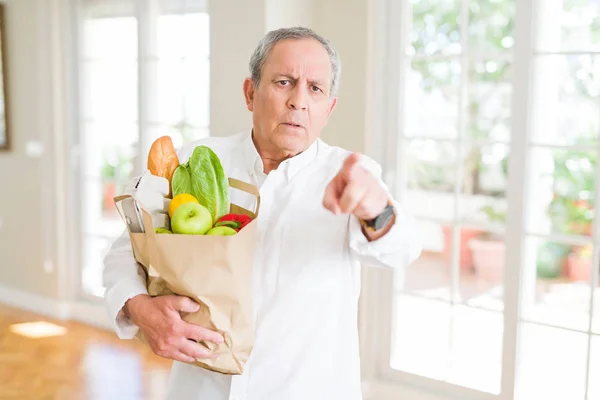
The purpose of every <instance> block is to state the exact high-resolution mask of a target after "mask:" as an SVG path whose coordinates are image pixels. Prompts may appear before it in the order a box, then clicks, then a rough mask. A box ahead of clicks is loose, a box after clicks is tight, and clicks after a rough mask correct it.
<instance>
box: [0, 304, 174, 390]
mask: <svg viewBox="0 0 600 400" xmlns="http://www.w3.org/2000/svg"><path fill="white" fill-rule="evenodd" d="M39 321H45V322H49V323H52V324H55V325H58V326H59V327H63V328H66V331H65V332H64V334H63V335H59V336H52V337H43V338H30V337H26V336H23V335H21V334H19V333H16V332H15V331H16V330H18V328H19V327H21V325H18V324H21V323H29V322H39ZM50 327H52V326H50ZM58 329H60V328H58ZM170 366H171V362H170V361H168V360H165V359H163V358H160V357H158V356H155V355H154V354H152V353H151V352H150V350H149V349H148V348H147V347H146V346H145V345H144V344H142V343H141V342H139V341H137V340H119V339H118V338H117V336H116V335H115V334H114V333H112V332H107V331H102V330H98V329H94V328H91V327H89V326H87V325H82V324H79V323H75V322H60V321H58V322H57V321H53V320H51V319H48V318H42V317H39V316H36V315H35V314H31V313H27V312H23V311H20V310H17V309H14V308H9V307H5V306H2V305H0V399H2V400H4V399H19V400H80V399H81V400H134V399H135V400H138V399H152V400H154V399H157V400H158V399H161V398H163V396H164V393H165V388H166V383H167V379H168V373H169V369H170Z"/></svg>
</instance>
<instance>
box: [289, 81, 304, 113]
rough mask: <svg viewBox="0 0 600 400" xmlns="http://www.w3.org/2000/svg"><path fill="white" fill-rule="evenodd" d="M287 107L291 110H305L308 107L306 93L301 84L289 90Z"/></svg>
mask: <svg viewBox="0 0 600 400" xmlns="http://www.w3.org/2000/svg"><path fill="white" fill-rule="evenodd" d="M289 93H290V97H289V99H288V102H287V103H288V107H289V108H290V109H292V110H306V109H307V108H308V93H306V89H305V88H303V87H302V85H296V87H295V88H293V89H292V90H291V91H290V92H289Z"/></svg>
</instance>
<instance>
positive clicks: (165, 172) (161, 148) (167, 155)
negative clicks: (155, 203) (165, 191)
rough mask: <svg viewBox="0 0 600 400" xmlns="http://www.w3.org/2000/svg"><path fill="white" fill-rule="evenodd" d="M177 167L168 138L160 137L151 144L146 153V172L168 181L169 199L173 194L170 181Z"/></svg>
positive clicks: (169, 138)
mask: <svg viewBox="0 0 600 400" xmlns="http://www.w3.org/2000/svg"><path fill="white" fill-rule="evenodd" d="M177 167H179V159H178V158H177V152H176V151H175V147H174V146H173V141H172V140H171V137H169V136H161V137H159V138H158V139H156V140H155V141H154V143H152V146H151V147H150V151H149V152H148V170H149V171H150V173H151V174H152V175H156V176H162V177H163V178H166V179H167V180H168V181H169V197H171V196H172V194H173V185H172V184H171V179H172V178H173V173H175V170H176V169H177Z"/></svg>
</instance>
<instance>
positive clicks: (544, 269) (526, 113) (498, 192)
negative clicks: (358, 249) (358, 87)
mask: <svg viewBox="0 0 600 400" xmlns="http://www.w3.org/2000/svg"><path fill="white" fill-rule="evenodd" d="M386 4H387V7H389V8H388V11H387V13H388V14H389V15H391V17H390V20H389V21H390V25H391V28H389V29H391V32H392V33H394V34H395V35H396V36H395V37H394V39H392V40H391V41H390V43H389V44H388V46H387V47H388V48H389V49H391V51H397V50H396V49H401V52H400V54H399V57H398V60H397V64H395V65H394V64H393V65H392V67H391V69H390V72H389V76H387V77H386V78H387V79H389V80H390V81H391V82H396V81H398V82H399V85H398V86H399V87H400V90H399V91H398V90H397V89H395V88H396V87H397V86H396V87H394V86H393V85H391V86H390V89H388V90H390V91H391V92H392V93H391V94H390V93H388V96H390V97H391V98H394V99H395V101H396V103H397V104H398V108H397V109H393V110H392V111H391V112H390V114H391V117H389V118H388V120H390V121H394V122H393V123H392V125H391V127H390V128H389V131H390V137H389V142H390V143H393V144H397V146H396V148H397V151H396V152H395V154H394V157H392V158H391V159H390V160H388V168H389V169H390V170H394V171H396V173H395V174H394V176H393V177H392V179H393V180H394V182H393V185H391V186H393V187H395V188H396V192H397V196H398V197H399V198H400V199H401V200H402V201H403V203H404V204H405V205H406V206H407V207H408V209H409V210H410V211H411V212H412V214H413V215H415V216H416V217H417V219H418V220H419V223H420V226H421V229H422V233H423V237H424V239H425V243H424V246H425V248H424V252H423V254H422V256H421V257H420V259H419V260H417V261H416V262H415V263H413V264H412V265H411V266H409V267H408V268H407V269H406V270H405V271H402V272H399V273H396V274H395V275H394V280H393V287H392V288H391V292H390V295H391V301H390V302H391V305H390V306H389V307H388V309H386V310H383V311H382V315H381V317H380V319H379V321H380V325H381V327H382V329H384V332H389V333H386V335H387V336H386V337H388V338H389V340H388V341H386V343H387V346H385V348H384V349H383V353H382V354H381V356H380V359H381V360H383V361H382V362H381V363H380V364H378V371H379V375H380V377H381V378H384V379H389V380H394V381H410V382H412V383H418V384H419V385H424V387H428V386H429V387H436V388H442V389H443V390H447V391H449V392H450V393H453V394H454V395H460V396H462V397H460V398H470V397H473V398H499V395H501V394H502V396H505V397H503V398H511V399H512V398H516V399H523V400H525V399H537V398H540V399H541V398H548V399H550V398H552V399H554V398H556V399H567V398H568V399H579V400H584V399H586V400H590V399H595V398H598V397H600V384H599V383H598V380H597V379H591V377H594V376H598V374H599V373H600V308H599V307H600V296H598V294H599V293H600V290H599V289H598V273H599V269H600V268H599V265H600V263H599V258H598V250H597V246H598V244H600V230H599V227H598V223H597V222H595V220H594V216H595V209H596V207H597V200H596V196H595V187H596V184H597V179H598V178H597V177H598V176H600V173H599V172H600V171H599V169H598V164H597V162H596V161H597V158H598V151H599V147H598V144H599V142H600V118H599V117H598V116H599V115H600V2H599V1H596V0H564V1H561V2H547V1H541V0H540V1H535V2H534V5H533V6H531V4H530V2H517V1H514V0H495V1H475V0H412V1H410V2H403V4H402V5H401V6H399V5H398V4H396V3H395V2H391V1H389V2H387V3H386ZM530 7H532V8H530ZM517 21H520V25H517V24H516V22H517ZM519 26H520V29H519V28H518V27H519ZM531 27H533V29H531ZM529 44H531V45H530V46H529ZM391 60H392V62H394V61H393V60H395V58H394V57H391ZM517 60H518V61H517ZM396 121H397V122H396ZM516 121H526V122H525V123H523V124H520V123H519V124H516ZM513 157H516V159H513ZM509 165H513V166H514V167H515V168H516V167H518V166H524V169H522V170H511V174H510V175H509ZM520 182H523V183H524V185H521V186H519V183H520ZM509 188H513V190H512V191H510V190H509ZM520 203H523V204H524V208H523V209H522V210H521V209H520V208H519V204H520ZM511 213H512V214H513V215H515V216H519V215H521V216H522V218H520V219H519V218H516V219H513V220H512V222H511V224H509V223H508V220H507V216H508V215H510V214H511ZM509 233H510V235H509ZM521 254H522V256H521ZM513 255H514V256H513ZM514 260H517V263H513V261H514ZM513 264H518V265H513ZM515 267H517V268H515ZM509 271H515V272H518V274H517V273H515V274H512V273H509ZM513 275H514V276H513ZM518 277H521V279H520V280H519V279H514V278H518ZM505 278H506V279H505ZM515 343H518V347H517V346H516V344H515ZM378 347H379V346H378ZM517 350H518V351H517ZM513 382H516V389H515V390H514V392H513V389H512V387H513V385H512V383H513Z"/></svg>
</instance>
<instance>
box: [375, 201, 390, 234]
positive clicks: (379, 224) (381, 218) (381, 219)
mask: <svg viewBox="0 0 600 400" xmlns="http://www.w3.org/2000/svg"><path fill="white" fill-rule="evenodd" d="M393 215H394V207H392V206H391V205H389V204H388V205H387V206H386V207H385V209H384V210H383V212H382V213H381V214H379V215H378V216H377V217H376V218H375V220H374V221H373V222H374V224H373V225H374V226H373V228H375V230H378V229H381V228H383V227H384V226H385V225H386V224H387V223H388V221H389V220H390V218H392V216H393Z"/></svg>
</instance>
